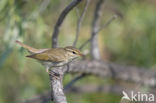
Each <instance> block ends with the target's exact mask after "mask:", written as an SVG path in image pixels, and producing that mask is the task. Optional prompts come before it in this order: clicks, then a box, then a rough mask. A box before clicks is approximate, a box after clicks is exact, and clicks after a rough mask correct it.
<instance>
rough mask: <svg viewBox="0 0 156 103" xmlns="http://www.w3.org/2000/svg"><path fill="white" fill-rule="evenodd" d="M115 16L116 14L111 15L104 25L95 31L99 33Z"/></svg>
mask: <svg viewBox="0 0 156 103" xmlns="http://www.w3.org/2000/svg"><path fill="white" fill-rule="evenodd" d="M116 18H117V15H116V14H115V15H113V16H112V17H111V18H110V19H109V20H108V21H107V22H106V23H105V24H104V25H102V26H101V27H100V28H99V29H98V30H97V31H96V33H99V32H100V31H101V30H102V29H103V28H105V27H107V26H108V25H109V24H110V23H111V22H112V21H113V20H115V19H116Z"/></svg>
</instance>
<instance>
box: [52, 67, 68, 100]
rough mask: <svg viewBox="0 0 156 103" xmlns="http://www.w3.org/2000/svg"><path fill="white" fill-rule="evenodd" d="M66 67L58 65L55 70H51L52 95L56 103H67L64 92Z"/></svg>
mask: <svg viewBox="0 0 156 103" xmlns="http://www.w3.org/2000/svg"><path fill="white" fill-rule="evenodd" d="M64 68H65V67H56V68H54V69H53V70H50V74H49V77H50V84H51V88H52V89H51V97H52V99H53V100H54V103H67V100H66V96H65V95H64V92H63V84H62V81H63V76H64V73H65V72H66V71H65V70H67V68H66V69H64Z"/></svg>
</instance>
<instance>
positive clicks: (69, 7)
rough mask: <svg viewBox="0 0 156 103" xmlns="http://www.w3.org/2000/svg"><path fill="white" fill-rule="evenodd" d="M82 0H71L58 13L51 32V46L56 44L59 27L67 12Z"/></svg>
mask: <svg viewBox="0 0 156 103" xmlns="http://www.w3.org/2000/svg"><path fill="white" fill-rule="evenodd" d="M81 1H82V0H73V1H72V2H71V3H70V4H69V5H68V6H67V7H66V8H65V9H64V10H63V11H62V13H61V14H60V16H59V18H58V20H57V22H56V24H55V27H54V32H53V34H52V47H53V48H55V47H57V46H58V42H57V41H58V35H59V30H60V27H61V25H62V23H63V21H64V19H65V17H66V16H67V14H68V13H69V12H70V11H71V10H72V9H73V8H74V7H75V6H76V5H78V4H79V3H80V2H81Z"/></svg>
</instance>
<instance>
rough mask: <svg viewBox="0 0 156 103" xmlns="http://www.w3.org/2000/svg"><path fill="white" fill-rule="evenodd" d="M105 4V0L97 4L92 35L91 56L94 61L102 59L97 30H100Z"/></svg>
mask: <svg viewBox="0 0 156 103" xmlns="http://www.w3.org/2000/svg"><path fill="white" fill-rule="evenodd" d="M103 4H104V0H99V1H98V2H97V4H96V8H95V12H94V18H93V24H92V33H91V56H92V59H95V60H99V59H100V51H99V47H98V36H97V30H98V28H99V20H100V16H101V10H102V6H103Z"/></svg>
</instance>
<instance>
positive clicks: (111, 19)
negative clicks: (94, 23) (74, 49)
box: [79, 15, 117, 50]
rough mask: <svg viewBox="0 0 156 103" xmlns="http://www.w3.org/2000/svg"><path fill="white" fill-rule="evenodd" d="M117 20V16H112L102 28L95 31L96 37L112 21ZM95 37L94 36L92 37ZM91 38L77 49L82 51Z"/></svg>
mask: <svg viewBox="0 0 156 103" xmlns="http://www.w3.org/2000/svg"><path fill="white" fill-rule="evenodd" d="M116 18H117V15H113V16H112V17H111V18H110V19H109V20H108V21H107V22H106V23H105V24H103V26H101V27H100V28H99V29H98V30H97V31H96V35H97V34H98V33H99V32H100V31H101V30H102V29H104V28H105V27H107V26H108V25H109V24H111V23H112V21H113V20H115V19H116ZM94 36H95V35H94ZM91 39H92V38H89V39H88V40H86V41H85V42H84V43H83V44H82V45H81V46H80V47H79V49H80V50H81V49H83V48H84V47H85V46H86V45H87V44H88V43H89V42H90V41H91Z"/></svg>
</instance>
